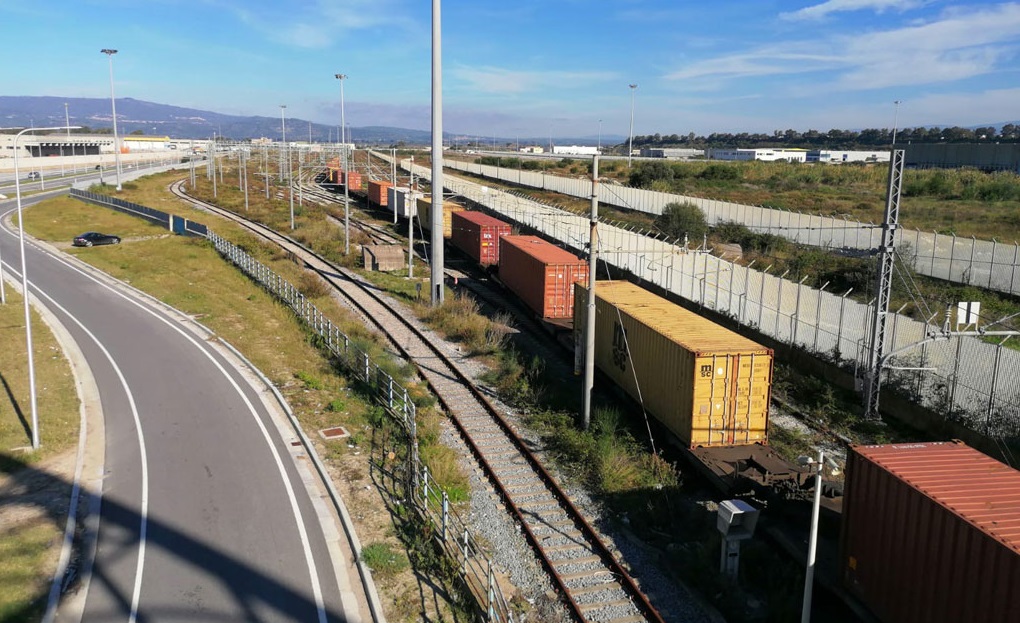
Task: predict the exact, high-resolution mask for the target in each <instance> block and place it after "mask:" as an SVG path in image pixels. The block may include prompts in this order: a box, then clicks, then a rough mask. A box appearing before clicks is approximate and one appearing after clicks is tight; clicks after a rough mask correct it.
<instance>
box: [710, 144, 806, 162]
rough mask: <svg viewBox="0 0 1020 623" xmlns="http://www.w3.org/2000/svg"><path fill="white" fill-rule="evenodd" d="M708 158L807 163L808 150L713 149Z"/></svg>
mask: <svg viewBox="0 0 1020 623" xmlns="http://www.w3.org/2000/svg"><path fill="white" fill-rule="evenodd" d="M708 157H709V158H710V159H712V160H762V161H764V162H777V161H785V162H807V150H806V149H783V148H780V147H763V148H760V149H711V150H709V152H708Z"/></svg>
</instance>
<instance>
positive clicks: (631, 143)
mask: <svg viewBox="0 0 1020 623" xmlns="http://www.w3.org/2000/svg"><path fill="white" fill-rule="evenodd" d="M628 86H629V87H630V139H628V141H627V168H628V169H629V168H630V156H631V154H632V153H634V91H636V90H637V85H636V84H631V85H628Z"/></svg>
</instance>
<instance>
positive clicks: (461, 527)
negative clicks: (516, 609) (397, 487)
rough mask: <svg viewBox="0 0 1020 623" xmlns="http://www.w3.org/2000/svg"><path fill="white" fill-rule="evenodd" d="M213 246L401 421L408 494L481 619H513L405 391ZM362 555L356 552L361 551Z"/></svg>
mask: <svg viewBox="0 0 1020 623" xmlns="http://www.w3.org/2000/svg"><path fill="white" fill-rule="evenodd" d="M208 237H209V240H211V241H212V242H213V244H214V245H215V247H216V250H217V251H218V252H219V253H220V254H221V255H223V257H225V258H226V259H228V260H229V261H230V262H232V263H233V264H234V265H235V266H237V267H238V268H240V269H241V271H242V272H244V274H246V275H248V276H249V277H250V278H252V279H253V280H254V281H255V282H257V283H258V284H259V285H261V286H262V287H263V288H265V289H266V290H268V291H269V292H270V293H272V294H273V295H275V296H276V297H278V298H279V299H280V300H281V301H283V302H284V303H286V304H287V305H288V306H289V307H290V308H291V309H292V310H293V311H294V313H295V314H296V315H297V316H298V318H299V319H300V320H301V321H303V322H304V323H305V325H306V326H307V327H308V328H309V329H310V330H311V331H312V332H313V333H315V335H317V336H318V337H319V338H320V339H321V340H322V342H321V344H322V347H323V348H325V349H327V350H328V351H329V353H330V355H331V356H332V357H333V358H334V360H335V361H336V362H337V363H338V364H339V365H340V366H341V367H342V368H343V369H344V370H345V371H346V372H347V373H348V374H349V375H351V377H352V378H353V379H356V380H357V381H360V382H361V383H362V384H363V387H364V388H365V389H366V390H367V391H368V392H370V393H371V394H372V396H373V397H374V398H375V399H376V400H377V401H378V402H379V404H381V405H382V406H383V407H384V408H385V409H386V411H387V412H388V413H389V414H390V415H391V416H393V417H394V418H395V420H396V421H397V422H398V423H399V424H400V426H401V428H402V429H403V431H404V433H405V434H406V435H407V437H408V439H409V440H410V441H409V472H410V474H409V475H410V476H411V478H409V479H408V480H409V482H408V485H409V490H408V493H409V498H410V499H411V501H413V503H414V504H413V507H414V509H415V511H416V512H417V513H418V514H419V516H421V517H422V518H423V519H424V520H425V521H427V522H428V524H429V526H430V527H431V534H432V535H433V540H434V541H435V542H436V544H437V546H438V547H439V548H440V549H442V551H443V552H444V554H445V555H446V556H447V558H448V559H449V560H450V562H451V564H452V565H453V566H454V567H455V568H456V569H457V570H458V573H459V575H460V577H461V579H462V580H463V582H464V585H465V587H466V588H467V589H468V590H469V591H470V593H471V595H472V596H473V597H474V599H475V601H476V603H477V605H478V608H479V610H480V612H481V613H482V616H483V618H484V619H485V620H486V621H495V622H497V623H503V622H512V621H514V615H513V611H512V610H511V608H510V604H509V602H508V600H507V599H506V597H505V596H504V595H503V593H502V591H501V590H500V587H499V585H498V583H496V582H495V576H494V573H493V563H492V560H491V559H490V558H489V557H488V556H487V555H486V554H485V551H484V548H483V547H482V545H481V543H480V542H479V540H478V539H477V538H476V537H475V535H474V534H473V533H472V531H471V529H470V528H469V523H468V522H467V521H465V520H464V519H463V518H462V517H460V516H459V515H458V514H457V513H456V512H455V511H454V510H452V509H451V508H450V502H449V498H448V497H447V494H446V492H445V491H444V490H442V488H441V487H440V486H439V485H438V484H437V483H436V482H435V480H433V479H432V477H431V476H430V475H429V472H428V467H427V466H426V465H425V464H424V463H423V462H421V460H420V459H419V457H418V452H417V441H416V439H417V424H416V420H415V415H416V408H415V404H414V402H413V401H412V400H411V398H410V395H409V393H408V390H407V388H406V387H405V386H403V385H402V384H401V383H400V382H399V381H397V380H395V379H394V378H393V377H392V376H391V375H390V374H389V373H388V372H386V370H385V369H383V368H382V367H380V366H379V365H378V364H376V363H375V362H373V361H372V358H371V357H370V356H369V354H368V353H366V352H365V351H363V350H361V349H360V348H358V347H357V346H356V345H355V343H354V342H353V341H352V340H351V338H350V337H348V336H347V335H346V334H345V333H344V332H343V331H341V330H340V329H339V328H338V327H337V326H336V325H334V324H333V322H332V321H331V320H330V319H329V318H326V317H325V316H324V315H323V314H322V312H320V311H319V309H318V308H317V307H315V305H313V304H312V303H311V302H309V301H308V299H307V298H305V296H304V294H302V293H301V292H300V291H299V290H298V289H297V288H295V287H294V286H293V285H292V284H290V283H289V282H287V281H286V280H285V279H283V278H282V277H280V276H279V275H277V274H276V273H274V272H273V271H272V270H270V269H269V267H267V266H265V265H264V264H262V263H261V262H259V261H258V260H256V259H255V258H253V257H252V256H251V255H249V254H248V253H246V252H245V251H244V250H243V249H241V248H240V247H238V246H236V245H234V244H232V243H230V242H229V241H227V240H224V239H223V238H221V237H220V236H218V235H216V234H215V233H213V232H209V235H208ZM359 555H360V553H359Z"/></svg>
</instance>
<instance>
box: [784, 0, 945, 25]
mask: <svg viewBox="0 0 1020 623" xmlns="http://www.w3.org/2000/svg"><path fill="white" fill-rule="evenodd" d="M924 4H927V2H926V1H925V0H828V1H827V2H823V3H821V4H816V5H814V6H809V7H804V8H803V9H800V10H797V11H791V12H788V13H780V14H779V17H780V18H782V19H786V20H792V21H797V20H818V19H823V18H825V17H827V16H828V15H829V14H831V13H840V12H848V11H863V10H868V9H871V10H874V11H875V12H876V13H883V12H885V11H888V10H895V11H900V12H903V11H907V10H910V9H914V8H917V7H919V6H923V5H924Z"/></svg>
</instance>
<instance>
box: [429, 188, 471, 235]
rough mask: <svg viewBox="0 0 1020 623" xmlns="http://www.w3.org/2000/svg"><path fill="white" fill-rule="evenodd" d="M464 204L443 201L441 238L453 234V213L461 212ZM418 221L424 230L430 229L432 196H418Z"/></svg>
mask: <svg viewBox="0 0 1020 623" xmlns="http://www.w3.org/2000/svg"><path fill="white" fill-rule="evenodd" d="M463 210H464V206H462V205H460V204H459V203H454V202H453V201H444V202H443V238H449V237H450V236H451V235H453V213H454V212H461V211H463ZM418 223H419V225H420V226H421V228H422V229H424V230H425V231H432V198H431V197H419V198H418Z"/></svg>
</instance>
